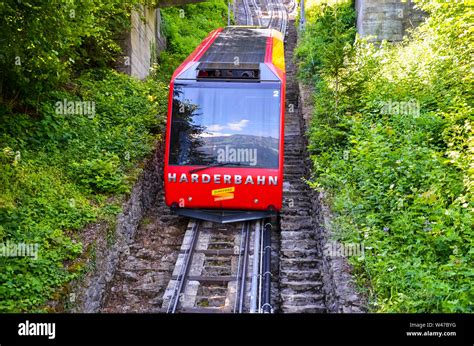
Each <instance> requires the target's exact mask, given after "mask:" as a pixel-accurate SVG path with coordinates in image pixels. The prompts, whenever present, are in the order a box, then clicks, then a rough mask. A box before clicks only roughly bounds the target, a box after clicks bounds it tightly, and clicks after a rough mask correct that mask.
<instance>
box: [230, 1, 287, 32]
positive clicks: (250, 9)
mask: <svg viewBox="0 0 474 346" xmlns="http://www.w3.org/2000/svg"><path fill="white" fill-rule="evenodd" d="M241 7H242V9H243V20H238V22H239V24H243V25H251V26H252V25H257V26H261V27H264V28H269V29H276V30H278V31H280V32H281V33H282V34H283V35H285V34H286V31H287V25H288V11H287V9H286V7H285V5H284V3H283V1H282V0H242V6H241Z"/></svg>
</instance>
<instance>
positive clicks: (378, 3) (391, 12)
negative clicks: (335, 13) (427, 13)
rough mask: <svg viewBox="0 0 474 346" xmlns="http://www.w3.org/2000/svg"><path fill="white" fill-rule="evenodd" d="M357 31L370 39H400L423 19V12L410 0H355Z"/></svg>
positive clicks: (377, 40)
mask: <svg viewBox="0 0 474 346" xmlns="http://www.w3.org/2000/svg"><path fill="white" fill-rule="evenodd" d="M355 5H356V11H357V31H358V32H359V34H360V35H361V36H362V37H367V36H370V40H371V41H375V42H380V41H382V40H387V41H391V42H397V41H401V40H402V39H403V37H404V36H405V35H406V34H407V32H408V30H409V29H411V28H414V27H416V26H417V25H419V24H420V23H421V22H422V21H423V16H424V13H423V12H422V11H420V10H417V9H415V8H414V7H413V5H414V4H413V2H412V1H411V0H405V1H403V0H356V3H355Z"/></svg>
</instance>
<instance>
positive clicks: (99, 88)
mask: <svg viewBox="0 0 474 346" xmlns="http://www.w3.org/2000/svg"><path fill="white" fill-rule="evenodd" d="M64 99H66V100H68V101H69V100H70V101H91V102H92V101H93V102H95V114H61V112H57V110H58V109H57V102H60V103H61V102H63V100H64ZM166 100H167V87H166V86H165V85H164V84H163V83H160V82H157V81H154V80H152V79H150V80H148V81H146V82H141V81H138V80H136V79H134V78H131V77H129V76H126V75H122V74H120V73H118V72H115V71H112V70H94V72H87V73H84V74H83V75H82V76H81V77H80V78H79V79H78V80H77V81H76V85H75V87H74V89H73V91H68V92H66V91H53V92H51V93H50V95H49V99H48V100H47V101H43V102H42V103H41V104H40V105H39V107H38V109H39V111H40V116H39V117H38V118H31V117H29V116H26V115H21V114H9V113H8V112H5V113H4V114H3V115H1V116H0V148H1V151H0V225H1V226H0V244H4V243H6V242H9V243H27V244H38V246H39V249H38V254H39V257H38V259H32V258H28V257H24V258H13V257H0V311H32V310H36V309H42V308H40V307H41V305H42V304H44V302H45V301H46V300H47V299H51V298H52V297H53V295H54V293H55V292H56V290H57V288H58V287H59V286H61V285H63V284H64V283H66V282H68V281H69V280H71V279H72V278H74V277H75V276H76V275H77V274H78V272H77V270H72V269H71V270H68V267H67V266H65V263H66V261H68V260H72V259H75V258H77V256H78V255H80V254H81V252H82V245H81V243H80V241H79V236H80V233H79V232H80V230H81V229H82V228H84V226H86V225H87V224H88V223H90V222H92V221H95V220H97V218H106V217H107V216H108V215H111V214H112V215H115V214H117V213H118V212H119V211H120V208H119V206H120V204H119V203H120V199H118V200H117V199H114V200H116V202H110V201H109V202H108V200H109V198H108V197H110V196H112V195H114V196H117V195H119V194H121V193H125V192H128V191H129V190H130V187H131V184H132V183H133V181H134V177H135V176H136V171H137V169H138V168H137V163H139V162H140V161H141V160H142V159H143V158H144V157H145V156H146V155H148V154H149V153H150V152H151V151H152V150H153V148H154V144H155V142H156V141H157V140H159V138H160V133H161V129H162V126H163V119H164V115H165V114H166ZM63 113H64V112H63Z"/></svg>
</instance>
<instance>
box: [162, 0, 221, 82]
mask: <svg viewBox="0 0 474 346" xmlns="http://www.w3.org/2000/svg"><path fill="white" fill-rule="evenodd" d="M161 13H162V17H163V32H164V35H165V36H166V38H167V40H168V49H167V50H166V51H163V52H162V53H161V54H160V58H159V67H158V71H159V73H160V75H161V76H162V78H164V79H165V80H166V81H168V80H169V78H170V77H171V75H172V74H173V71H174V70H175V69H176V68H177V67H178V66H179V64H180V63H181V62H183V61H184V59H186V57H187V56H188V55H189V54H190V53H191V52H192V51H193V50H194V49H195V48H196V47H197V46H198V45H199V44H200V43H201V41H202V40H203V39H204V38H205V37H206V36H207V35H208V34H209V33H210V32H211V31H212V30H214V29H217V28H219V27H224V26H226V25H227V1H224V0H213V1H206V2H202V3H198V4H189V5H185V6H180V7H169V8H164V9H162V10H161Z"/></svg>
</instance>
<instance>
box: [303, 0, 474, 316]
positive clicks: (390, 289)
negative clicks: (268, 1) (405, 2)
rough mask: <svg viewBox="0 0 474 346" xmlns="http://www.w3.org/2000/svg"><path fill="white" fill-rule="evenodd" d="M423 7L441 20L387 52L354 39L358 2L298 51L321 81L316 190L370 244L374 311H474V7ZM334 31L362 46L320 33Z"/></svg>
mask: <svg viewBox="0 0 474 346" xmlns="http://www.w3.org/2000/svg"><path fill="white" fill-rule="evenodd" d="M419 5H420V6H421V7H422V8H423V9H424V10H425V11H427V12H428V13H429V17H428V18H427V20H426V22H425V23H423V24H422V25H421V26H420V27H419V28H417V29H416V30H415V31H414V32H413V33H412V36H411V38H409V39H406V40H405V41H404V42H403V43H401V44H395V45H389V44H386V43H383V44H382V45H381V46H380V47H377V48H376V47H374V46H373V45H371V44H369V43H367V42H365V41H364V40H361V39H360V38H356V40H355V41H351V40H350V39H349V38H350V37H351V35H352V29H348V28H347V26H345V24H344V23H347V22H348V21H349V20H350V19H351V18H353V16H352V15H350V14H349V13H348V12H347V11H349V9H350V3H349V2H346V3H345V4H342V3H340V4H339V5H332V6H329V7H330V8H331V7H334V6H341V7H345V8H346V10H342V9H339V10H338V13H339V14H338V16H342V15H343V16H345V17H347V18H346V19H342V18H339V19H336V18H337V16H336V15H334V13H335V11H336V10H335V9H334V8H333V9H330V8H328V6H326V7H319V8H317V9H315V10H313V11H315V12H314V13H316V15H314V16H313V17H312V19H311V20H310V22H309V23H308V33H306V34H304V35H303V37H302V41H301V43H300V47H302V48H301V49H300V50H299V53H298V54H299V55H298V58H299V59H300V60H301V61H300V66H301V68H300V73H301V78H303V79H304V80H305V81H306V82H307V83H314V85H315V86H316V89H315V95H314V100H315V101H314V102H315V107H314V115H313V119H312V124H311V129H310V130H309V136H310V147H309V149H310V152H311V155H312V159H313V162H314V179H313V182H312V186H313V187H314V188H316V189H324V190H327V191H328V192H329V198H328V203H330V205H331V207H332V210H333V211H334V214H335V218H334V229H335V230H336V233H337V235H336V236H337V237H338V239H339V240H341V241H342V242H349V243H351V242H352V243H353V242H356V243H361V244H363V245H364V246H365V257H364V258H361V257H357V258H356V257H353V258H350V261H351V263H352V264H353V265H354V268H355V272H356V275H357V278H358V282H359V284H360V287H361V289H365V290H367V292H368V294H369V298H370V307H371V309H372V310H373V311H383V312H472V311H473V305H472V300H473V289H472V277H473V274H474V272H473V270H472V263H473V250H472V248H473V241H474V236H473V232H472V230H473V207H474V205H473V183H472V176H473V171H472V162H473V154H472V153H473V141H472V138H473V136H472V135H473V130H472V95H471V94H470V90H472V70H471V68H470V67H471V66H472V56H473V54H472V53H473V52H472V50H473V48H472V47H474V45H473V42H472V40H473V39H472V35H469V32H470V30H471V28H470V24H469V23H470V21H469V18H470V16H471V17H472V14H473V13H472V12H473V10H472V8H471V7H469V6H467V5H465V4H452V3H451V4H447V3H444V2H442V1H432V2H429V3H428V2H423V3H420V4H419ZM331 18H332V20H331ZM328 27H331V30H333V31H336V30H338V31H339V30H340V31H339V32H342V31H347V32H348V35H347V36H344V35H343V37H346V38H347V41H346V40H345V39H344V40H345V42H347V43H348V44H349V45H350V46H347V45H346V46H345V47H344V49H342V50H341V49H337V47H340V45H339V44H338V41H339V40H338V39H337V38H336V36H333V37H329V39H328V40H327V41H326V42H325V45H321V44H320V43H319V39H317V40H313V39H312V38H313V37H325V35H326V30H329V28H328ZM309 33H310V34H309ZM313 41H314V44H313ZM332 50H334V51H335V52H337V54H339V55H340V57H339V59H334V60H333V62H331V61H329V63H327V64H326V63H324V61H325V57H326V56H327V55H328V54H329V55H330V54H331V53H330V52H331V51H332ZM310 56H311V59H313V61H315V62H317V63H316V64H315V65H308V63H307V62H306V60H307V59H308V58H309V57H310ZM330 56H331V55H330ZM341 62H342V63H341ZM311 73H315V74H316V76H312V75H311ZM410 101H411V105H412V107H411V108H407V107H406V105H407V103H406V102H410ZM403 102H405V103H403ZM392 105H393V107H392Z"/></svg>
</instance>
